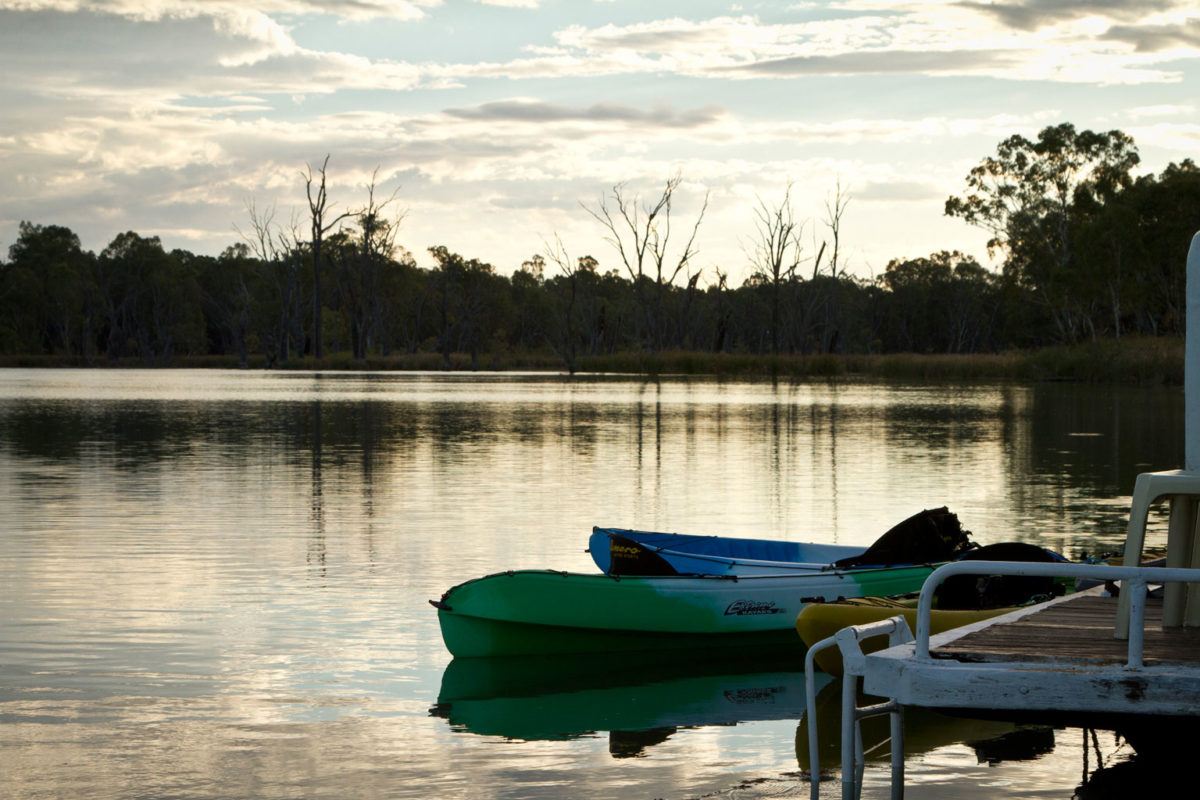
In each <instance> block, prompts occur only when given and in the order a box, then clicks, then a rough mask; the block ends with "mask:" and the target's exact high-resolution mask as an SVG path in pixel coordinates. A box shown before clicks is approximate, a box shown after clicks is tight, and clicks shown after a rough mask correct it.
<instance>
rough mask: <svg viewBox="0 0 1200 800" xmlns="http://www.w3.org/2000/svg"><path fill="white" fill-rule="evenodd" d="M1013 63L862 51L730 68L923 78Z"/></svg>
mask: <svg viewBox="0 0 1200 800" xmlns="http://www.w3.org/2000/svg"><path fill="white" fill-rule="evenodd" d="M1015 61H1016V58H1015V57H1014V55H1013V54H1009V53H997V52H987V51H978V50H945V51H924V52H922V51H915V50H866V51H862V52H856V53H839V54H837V55H829V56H791V57H789V58H777V59H771V60H768V61H759V62H755V63H753V64H745V65H742V66H737V67H731V68H730V69H731V70H732V71H736V72H741V73H745V74H753V75H759V76H770V77H787V76H797V75H856V74H865V73H887V72H905V73H911V72H919V73H922V74H926V75H937V74H960V75H961V74H964V73H970V72H981V71H985V70H988V71H990V70H995V69H997V68H1000V69H1003V68H1004V67H1007V66H1009V65H1011V64H1013V63H1014V62H1015Z"/></svg>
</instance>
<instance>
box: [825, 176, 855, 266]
mask: <svg viewBox="0 0 1200 800" xmlns="http://www.w3.org/2000/svg"><path fill="white" fill-rule="evenodd" d="M848 205H850V193H849V192H846V191H843V189H842V179H841V178H840V177H839V178H838V179H837V183H836V184H834V189H833V197H832V198H829V197H826V198H825V227H826V228H828V229H829V237H830V238H831V239H832V240H833V254H832V256H831V257H830V259H829V275H830V277H833V278H836V277H838V274H839V268H840V267H841V263H842V262H841V261H840V260H839V257H840V255H841V240H842V216H843V215H844V214H845V213H846V206H848Z"/></svg>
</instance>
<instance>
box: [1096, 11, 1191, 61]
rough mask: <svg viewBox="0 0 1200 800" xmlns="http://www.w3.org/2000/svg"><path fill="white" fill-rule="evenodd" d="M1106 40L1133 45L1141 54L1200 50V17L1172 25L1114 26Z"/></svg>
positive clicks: (1108, 31) (1105, 35) (1106, 33)
mask: <svg viewBox="0 0 1200 800" xmlns="http://www.w3.org/2000/svg"><path fill="white" fill-rule="evenodd" d="M1103 38H1105V39H1109V40H1112V41H1116V42H1126V43H1128V44H1132V45H1133V46H1134V49H1135V50H1136V51H1137V52H1139V53H1157V52H1161V51H1163V50H1171V49H1176V48H1181V49H1184V50H1191V51H1193V52H1195V51H1197V50H1200V17H1192V18H1190V19H1187V20H1185V21H1184V22H1182V23H1178V24H1170V25H1113V26H1112V27H1111V28H1109V29H1108V30H1107V31H1105V33H1104V37H1103Z"/></svg>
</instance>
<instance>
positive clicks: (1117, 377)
mask: <svg viewBox="0 0 1200 800" xmlns="http://www.w3.org/2000/svg"><path fill="white" fill-rule="evenodd" d="M1183 349H1184V348H1183V341H1182V340H1181V339H1165V338H1124V339H1104V340H1098V341H1095V342H1085V343H1082V344H1077V345H1070V346H1061V347H1045V348H1040V349H1037V350H1016V351H1010V352H1006V353H974V354H969V355H956V354H920V353H889V354H884V355H871V354H861V355H860V354H832V355H778V356H774V355H752V354H736V353H705V352H689V351H667V352H659V353H613V354H608V355H598V356H582V357H580V358H579V360H578V369H577V371H578V372H580V373H584V374H588V373H631V374H641V375H718V376H737V377H747V378H751V377H771V376H775V377H786V378H837V377H851V376H855V377H866V378H886V379H894V380H1018V381H1075V382H1084V383H1131V384H1141V385H1156V384H1166V385H1177V386H1181V385H1183ZM147 366H161V367H174V368H187V369H205V368H218V369H235V368H238V367H239V366H240V365H239V363H238V359H237V358H236V357H235V356H180V357H177V358H174V359H171V360H170V361H168V362H166V363H151V364H148V363H147V362H146V361H145V360H143V359H140V358H127V359H116V360H109V359H99V360H96V361H94V362H92V363H88V362H86V361H85V360H84V359H81V358H78V357H70V356H53V355H50V356H47V355H28V356H17V355H11V356H0V367H46V368H52V367H114V368H122V367H137V368H144V367H147ZM267 366H268V364H267V361H266V359H265V358H264V357H262V356H251V357H250V358H249V359H248V363H247V368H249V369H264V368H266V367H267ZM275 368H276V369H287V370H368V371H382V370H397V371H417V370H425V371H440V370H442V369H443V361H442V357H441V355H440V354H438V353H399V354H394V355H389V356H369V357H367V358H365V359H355V358H352V357H351V356H350V354H349V353H335V354H332V355H328V356H326V357H324V358H322V359H319V360H318V359H314V358H299V359H292V360H289V361H286V362H283V363H281V364H276V365H275ZM450 369H451V370H462V371H471V370H473V369H474V370H479V371H518V370H524V371H547V372H561V371H563V365H562V360H561V359H559V358H558V357H556V356H555V355H553V354H552V353H546V352H543V353H499V354H486V355H481V356H480V357H479V358H478V360H477V362H476V363H475V364H474V365H472V362H471V358H470V356H468V355H467V354H465V353H456V354H454V355H453V356H451V359H450Z"/></svg>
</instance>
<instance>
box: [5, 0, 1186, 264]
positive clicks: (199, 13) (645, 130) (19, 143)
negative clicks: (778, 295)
mask: <svg viewBox="0 0 1200 800" xmlns="http://www.w3.org/2000/svg"><path fill="white" fill-rule="evenodd" d="M0 75H3V76H4V77H3V81H2V83H0V108H2V109H3V112H0V174H3V175H4V176H5V182H6V184H7V189H8V190H7V191H5V192H3V193H2V194H0V248H2V249H3V250H7V246H8V245H9V244H11V243H12V241H13V240H14V239H15V237H16V234H17V226H18V223H19V221H21V220H29V221H32V222H35V223H41V224H59V225H66V226H68V227H70V228H71V229H73V230H75V231H76V232H77V233H78V234H79V235H80V237H81V239H82V240H83V244H84V246H85V247H87V248H89V249H94V250H97V251H99V250H100V249H102V248H103V247H104V246H105V245H106V244H107V243H108V242H109V241H111V240H112V238H113V237H114V236H115V235H116V234H118V233H120V232H122V231H125V230H134V231H137V232H138V233H141V234H142V235H147V236H149V235H156V236H159V237H161V238H162V240H163V243H164V245H165V246H166V247H168V248H174V247H182V248H186V249H189V250H193V251H195V252H202V253H211V254H216V253H219V252H220V251H221V250H223V249H224V248H225V247H227V246H229V245H230V244H233V243H235V242H237V241H239V239H240V236H239V232H238V229H239V228H241V229H245V228H246V226H247V220H248V216H247V210H246V209H247V205H248V204H250V203H253V204H254V205H255V206H256V207H258V208H259V209H266V208H270V207H272V206H273V207H274V208H275V209H276V219H277V220H279V221H281V222H284V223H287V222H289V221H290V220H291V219H292V218H293V216H294V215H299V214H300V213H301V211H302V210H303V208H304V183H303V180H302V177H301V173H302V170H303V169H304V168H305V165H306V164H313V165H318V164H319V163H320V162H321V161H322V160H323V159H324V157H325V156H326V155H328V156H329V167H328V175H329V194H330V199H331V201H332V205H333V206H335V207H336V209H337V210H338V211H339V212H340V211H353V210H354V209H357V208H360V207H361V206H362V205H363V204H364V203H365V202H366V187H367V184H368V183H369V182H370V180H371V178H372V175H376V176H377V177H376V181H377V183H378V189H377V196H382V197H389V196H392V195H393V194H394V197H395V200H394V201H393V203H392V205H391V206H390V208H391V209H392V210H393V211H396V212H403V221H402V223H401V228H400V233H399V236H398V242H399V243H400V244H402V245H403V246H404V247H406V248H408V249H409V250H411V251H412V252H413V253H414V254H415V255H416V256H417V258H418V262H419V263H422V264H426V265H427V264H429V263H431V259H430V258H429V256H428V254H427V252H426V248H428V247H430V246H434V245H444V246H446V247H449V248H450V249H451V250H454V251H457V252H459V253H461V254H463V255H464V256H467V257H470V258H478V259H480V260H483V261H487V262H490V263H492V264H493V265H495V267H496V269H497V271H499V272H501V273H511V272H512V271H513V270H514V269H516V268H517V267H519V265H520V264H521V262H522V261H524V260H526V259H528V258H529V257H530V256H531V255H533V254H535V253H541V252H545V251H546V250H547V246H548V243H551V242H553V241H555V237H557V238H558V239H561V241H562V243H563V245H564V247H565V248H566V250H567V251H568V253H569V254H570V255H571V257H573V258H574V257H577V256H581V255H584V254H590V255H592V256H594V257H596V258H597V259H599V261H600V264H601V267H602V268H604V269H608V268H613V267H616V266H618V265H619V261H618V260H617V255H616V253H615V251H614V250H613V249H612V247H611V246H610V245H609V244H608V243H606V242H605V240H604V236H603V231H602V230H601V229H600V227H599V226H598V225H597V223H596V221H595V220H594V219H592V217H591V216H590V215H589V213H588V208H592V209H595V208H596V206H597V204H598V203H599V202H600V201H601V199H602V198H603V197H604V196H605V195H606V193H608V192H611V189H612V187H613V186H614V185H616V184H624V186H625V187H626V188H625V191H626V194H627V195H631V196H632V195H637V196H639V197H640V199H641V200H642V201H643V202H645V201H649V200H652V199H654V198H655V197H656V196H657V194H658V193H659V192H660V191H661V189H662V186H663V185H664V183H665V182H666V181H667V180H668V179H669V178H670V177H671V176H673V175H676V174H678V175H680V176H681V178H682V182H681V184H680V186H679V189H678V191H677V194H676V200H675V202H674V204H673V206H672V222H673V223H674V224H675V226H676V230H677V231H678V230H685V229H689V228H690V227H691V225H692V224H693V223H694V221H695V218H696V215H697V213H698V212H699V210H700V208H701V206H702V204H703V201H704V199H705V197H706V196H707V197H708V207H707V211H706V213H705V217H704V221H703V224H702V225H701V227H700V230H699V233H698V235H697V237H696V250H697V251H698V252H697V255H696V257H695V259H694V261H693V269H694V270H702V271H703V274H702V281H701V283H702V284H706V283H709V282H711V281H712V280H713V276H715V274H716V271H717V270H718V269H719V270H721V271H723V272H725V273H727V274H728V275H729V276H730V279H731V282H732V283H733V284H734V285H736V284H737V283H740V282H741V280H743V279H744V278H745V277H747V276H748V275H749V274H750V272H751V267H750V264H749V262H750V254H751V253H752V252H753V249H754V210H755V208H756V206H757V205H758V204H759V203H760V202H762V203H765V204H767V205H768V206H770V205H773V204H776V203H778V202H779V201H780V200H781V199H782V197H783V194H784V191H785V189H786V187H787V186H788V184H789V183H790V184H791V185H792V187H793V188H792V198H793V201H794V204H795V209H796V214H797V216H798V217H800V218H801V219H804V220H806V221H807V227H806V231H805V236H804V242H805V247H806V249H807V252H808V255H809V256H811V255H812V254H813V253H814V252H815V251H816V249H817V248H818V247H819V244H820V242H821V241H822V240H824V239H828V238H829V233H828V231H827V230H826V228H825V226H824V223H823V218H824V217H825V215H826V206H827V204H828V203H829V202H830V201H831V198H832V197H833V195H834V192H835V187H837V186H839V185H840V186H841V188H842V191H843V193H844V194H845V195H847V196H848V197H849V204H848V206H847V208H846V212H845V216H844V222H843V228H842V233H841V248H842V252H843V256H844V258H845V264H846V266H847V267H848V269H849V270H850V271H851V272H853V273H855V274H857V275H860V276H864V277H869V276H872V275H878V274H881V273H882V272H883V270H884V268H885V266H886V264H887V262H888V261H889V260H891V259H893V258H903V257H916V256H922V255H927V254H929V253H931V252H934V251H937V250H942V249H959V250H963V251H965V252H967V253H970V254H972V255H975V256H976V257H978V258H980V259H981V260H983V262H984V263H991V264H993V265H994V262H989V261H987V253H986V248H985V246H984V242H985V241H986V238H987V237H986V235H985V234H984V233H983V232H982V231H980V230H977V229H973V228H971V227H969V226H967V225H966V224H965V223H963V222H961V221H960V220H956V219H950V218H947V217H945V216H944V215H943V206H944V203H945V200H946V197H947V196H949V195H952V194H958V193H962V192H963V191H964V188H965V180H964V179H965V177H966V175H967V173H968V171H969V170H970V168H971V167H972V166H974V165H975V164H977V163H978V162H979V161H980V160H981V159H982V158H983V157H985V156H987V155H989V154H991V153H992V152H994V150H995V147H996V144H997V143H998V142H999V141H1000V140H1001V139H1003V138H1005V137H1007V136H1010V135H1012V134H1016V133H1019V134H1023V135H1025V136H1029V137H1033V136H1035V135H1036V133H1037V132H1038V131H1039V130H1040V129H1042V128H1044V127H1045V126H1047V125H1052V124H1057V123H1059V122H1064V121H1068V122H1072V123H1074V124H1075V125H1076V126H1077V127H1078V128H1081V129H1082V128H1091V129H1093V130H1109V129H1113V128H1119V129H1121V130H1124V131H1125V132H1127V133H1129V134H1131V135H1132V136H1133V137H1134V139H1135V140H1136V142H1137V144H1138V146H1139V149H1140V151H1141V154H1142V159H1143V161H1142V166H1141V168H1140V170H1141V171H1143V172H1146V171H1152V172H1157V171H1159V170H1161V169H1162V168H1163V167H1165V166H1166V165H1167V163H1169V162H1171V161H1179V160H1181V159H1183V158H1193V159H1198V160H1200V2H1198V0H998V1H997V2H986V1H985V2H974V1H973V0H963V1H962V2H943V1H942V0H840V2H831V3H826V2H804V1H803V0H800V1H799V2H771V3H767V2H763V3H755V2H742V3H729V2H707V1H706V0H688V1H687V2H675V0H655V1H654V2H647V1H646V0H641V2H637V1H636V0H347V1H346V2H334V0H238V1H237V2H230V1H228V0H186V2H185V0H94V1H93V2H81V1H80V0H0ZM300 221H301V223H302V222H303V219H302V218H300ZM676 238H677V240H678V239H682V238H683V237H682V235H680V234H677V236H676Z"/></svg>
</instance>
